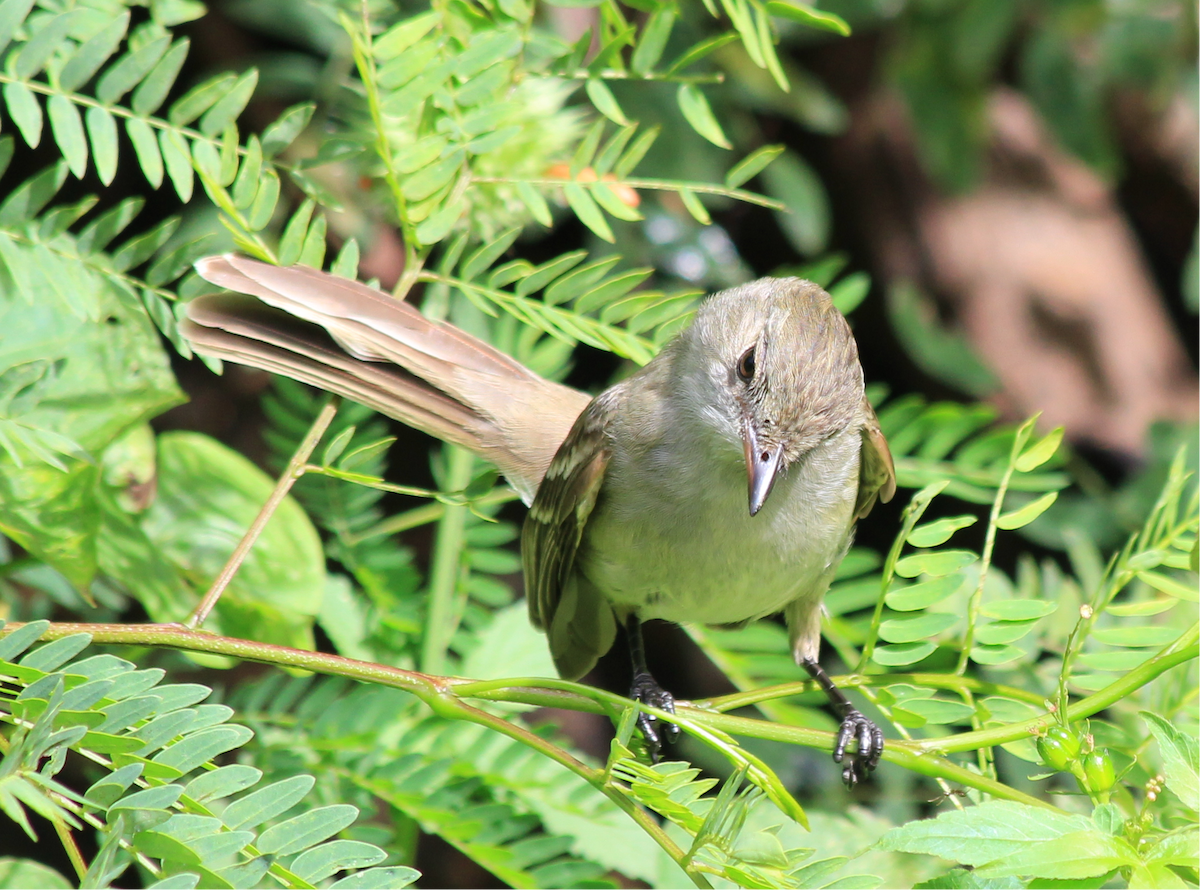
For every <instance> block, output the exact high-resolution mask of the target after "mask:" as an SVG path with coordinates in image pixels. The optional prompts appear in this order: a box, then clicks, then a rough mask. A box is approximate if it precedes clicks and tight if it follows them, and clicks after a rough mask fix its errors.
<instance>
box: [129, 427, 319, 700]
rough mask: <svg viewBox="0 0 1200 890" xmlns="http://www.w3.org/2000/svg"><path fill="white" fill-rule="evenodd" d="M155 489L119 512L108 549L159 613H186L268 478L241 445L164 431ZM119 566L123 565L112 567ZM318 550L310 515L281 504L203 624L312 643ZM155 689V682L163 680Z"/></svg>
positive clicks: (159, 617) (170, 616)
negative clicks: (125, 514) (134, 509)
mask: <svg viewBox="0 0 1200 890" xmlns="http://www.w3.org/2000/svg"><path fill="white" fill-rule="evenodd" d="M158 448H159V453H158V497H157V498H156V499H155V501H154V503H153V504H152V505H151V506H150V507H149V509H147V510H146V511H145V512H144V513H143V514H142V515H141V516H140V517H139V520H138V523H137V526H136V527H135V528H128V527H120V526H118V525H116V524H115V519H116V517H115V516H113V514H108V517H106V520H107V519H108V518H109V517H111V518H112V519H113V520H114V523H113V524H112V525H110V526H109V527H108V528H107V529H106V535H105V543H106V545H107V548H106V550H105V555H106V557H108V558H111V559H114V560H117V559H118V558H120V561H119V562H118V564H117V566H115V567H114V571H113V572H110V574H113V576H114V577H120V578H123V579H126V583H127V584H129V585H130V587H131V588H132V591H133V593H134V595H135V596H136V597H137V598H138V599H139V600H140V601H141V602H142V604H143V606H144V607H145V608H146V609H147V611H148V612H149V613H150V615H151V618H152V619H153V620H156V621H174V620H180V619H182V618H183V617H185V616H186V615H187V613H188V611H189V610H190V609H191V608H192V607H193V606H194V604H195V602H196V601H197V600H198V598H199V596H200V595H201V594H202V592H203V591H204V590H206V589H207V588H208V586H209V584H210V583H211V582H212V579H213V578H215V577H216V575H217V573H218V572H219V571H220V570H221V568H222V567H223V566H224V564H225V562H226V560H227V559H228V558H229V555H230V554H231V553H232V552H233V550H234V548H235V547H236V546H237V543H238V542H239V541H240V540H241V537H242V535H243V534H245V531H246V529H247V528H248V527H249V526H250V523H251V522H252V521H253V520H254V518H255V516H256V515H257V514H258V511H259V509H260V508H261V506H262V504H263V503H265V502H266V500H267V498H268V497H269V496H270V493H271V491H272V489H273V488H274V483H273V481H272V480H271V479H270V478H269V477H267V476H266V475H265V474H264V473H263V472H262V471H261V470H259V469H258V468H257V467H255V466H254V465H253V464H251V463H250V462H249V461H248V460H246V459H245V458H244V457H242V456H241V455H239V454H237V453H236V452H234V451H232V450H230V449H228V448H226V447H225V446H224V445H221V444H220V443H218V442H216V441H215V440H213V439H210V438H208V437H207V436H202V435H200V434H195V433H167V434H165V435H162V436H160V437H159V443H158ZM117 571H119V572H120V573H119V574H117ZM324 590H325V560H324V555H323V552H322V550H321V544H320V540H319V538H318V536H317V533H316V530H315V529H314V528H313V526H312V523H311V522H310V521H309V519H308V517H307V516H306V515H305V514H304V511H303V510H302V509H301V508H300V506H299V505H298V504H297V503H296V502H295V501H294V500H292V499H291V498H287V499H285V500H284V501H283V503H282V504H280V506H279V508H278V509H277V510H276V512H275V513H274V515H273V516H272V518H271V521H270V522H269V523H268V524H267V526H266V528H265V529H264V530H263V533H262V535H261V536H260V538H259V539H258V542H257V543H256V544H255V546H254V548H253V549H252V550H251V552H250V554H249V556H248V557H247V558H246V561H245V562H243V563H242V565H241V567H240V569H239V570H238V573H237V575H236V576H235V577H234V579H233V581H232V582H231V583H230V585H229V587H228V588H227V589H226V591H225V594H224V595H223V596H222V598H221V601H220V602H219V603H218V604H217V607H216V609H215V610H214V612H213V614H212V615H211V616H210V618H209V622H208V624H207V625H206V627H209V628H211V629H212V630H213V631H214V632H218V633H225V634H227V635H230V636H237V637H243V638H247V639H257V640H261V641H263V642H271V643H277V644H280V645H287V646H294V647H298V648H306V649H307V648H312V645H313V641H312V623H313V619H314V617H315V616H316V614H317V613H318V612H319V611H320V605H321V598H322V596H323V595H324ZM160 692H161V690H160Z"/></svg>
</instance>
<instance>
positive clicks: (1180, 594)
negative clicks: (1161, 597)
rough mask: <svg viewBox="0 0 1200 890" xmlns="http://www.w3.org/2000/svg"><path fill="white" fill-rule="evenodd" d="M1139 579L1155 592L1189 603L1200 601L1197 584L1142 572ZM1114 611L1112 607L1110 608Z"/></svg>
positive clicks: (1199, 591) (1139, 573)
mask: <svg viewBox="0 0 1200 890" xmlns="http://www.w3.org/2000/svg"><path fill="white" fill-rule="evenodd" d="M1137 576H1138V578H1140V579H1141V580H1142V581H1145V582H1146V583H1147V584H1149V585H1150V586H1151V587H1153V588H1154V589H1155V590H1158V591H1161V592H1162V593H1165V594H1167V595H1168V596H1173V597H1176V598H1178V599H1181V600H1186V601H1187V602H1189V603H1194V602H1197V600H1200V590H1198V589H1197V586H1196V582H1195V581H1192V582H1191V583H1188V584H1184V583H1182V582H1181V581H1177V580H1175V579H1174V578H1170V577H1168V576H1166V575H1164V574H1162V573H1161V572H1147V571H1142V572H1138V573H1137ZM1109 611H1110V612H1111V611H1112V607H1109Z"/></svg>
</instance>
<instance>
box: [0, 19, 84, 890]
mask: <svg viewBox="0 0 1200 890" xmlns="http://www.w3.org/2000/svg"><path fill="white" fill-rule="evenodd" d="M0 11H2V10H0ZM74 886H75V884H74V883H73V882H71V881H68V880H67V879H66V878H64V877H63V876H62V875H61V874H59V873H58V872H56V871H55V870H54V869H52V868H50V867H49V866H46V865H42V864H41V863H40V862H35V861H34V860H32V859H16V858H13V857H11V856H0V887H24V888H26V890H70V888H72V887H74Z"/></svg>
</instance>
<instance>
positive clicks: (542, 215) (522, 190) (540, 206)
mask: <svg viewBox="0 0 1200 890" xmlns="http://www.w3.org/2000/svg"><path fill="white" fill-rule="evenodd" d="M516 186H517V194H518V195H519V196H520V197H521V203H522V204H524V205H525V207H526V208H527V209H528V210H529V212H530V214H532V216H533V218H534V219H536V220H537V221H538V222H539V223H541V224H542V225H543V226H545V227H546V228H550V227H551V226H552V225H554V219H553V217H551V216H550V207H549V205H548V204H547V203H546V199H545V198H543V197H542V195H541V192H539V191H538V190H537V189H536V188H534V187H533V186H532V185H530V184H529V183H528V182H517V183H516Z"/></svg>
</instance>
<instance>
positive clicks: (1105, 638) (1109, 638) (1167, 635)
mask: <svg viewBox="0 0 1200 890" xmlns="http://www.w3.org/2000/svg"><path fill="white" fill-rule="evenodd" d="M1179 633H1180V631H1179V629H1178V628H1175V627H1163V626H1161V625H1155V624H1142V625H1137V626H1135V627H1104V628H1101V629H1100V630H1095V631H1092V638H1093V639H1095V640H1096V641H1097V642H1100V643H1107V644H1108V645H1110V646H1165V645H1166V644H1167V643H1169V642H1171V641H1172V640H1174V639H1175V638H1176V637H1178V636H1179Z"/></svg>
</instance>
